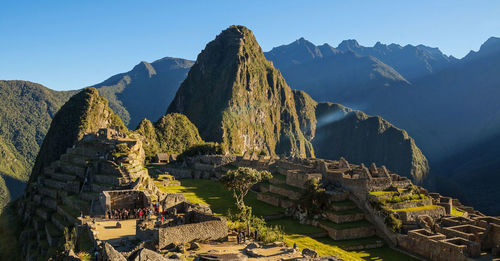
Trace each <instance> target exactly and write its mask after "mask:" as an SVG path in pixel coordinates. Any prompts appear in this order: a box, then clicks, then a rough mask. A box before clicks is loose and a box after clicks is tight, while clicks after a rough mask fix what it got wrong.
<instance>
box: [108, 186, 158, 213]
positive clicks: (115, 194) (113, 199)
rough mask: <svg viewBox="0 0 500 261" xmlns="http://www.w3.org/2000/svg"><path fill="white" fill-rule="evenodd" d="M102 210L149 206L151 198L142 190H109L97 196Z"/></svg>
mask: <svg viewBox="0 0 500 261" xmlns="http://www.w3.org/2000/svg"><path fill="white" fill-rule="evenodd" d="M99 201H100V203H101V206H102V208H103V209H105V210H108V209H122V208H126V209H134V208H147V207H150V206H151V197H150V196H149V194H148V193H147V192H146V191H142V190H110V191H103V192H102V193H101V194H100V195H99Z"/></svg>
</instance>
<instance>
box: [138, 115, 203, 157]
mask: <svg viewBox="0 0 500 261" xmlns="http://www.w3.org/2000/svg"><path fill="white" fill-rule="evenodd" d="M136 132H137V133H139V134H141V135H142V136H144V138H145V143H144V150H145V152H146V157H152V156H154V155H155V154H156V153H160V152H164V153H169V154H180V153H182V152H184V151H186V150H187V149H188V148H190V147H192V146H194V145H198V144H201V143H203V140H202V139H201V137H200V134H199V133H198V129H197V128H196V126H195V125H194V124H193V123H192V122H191V121H189V119H188V118H187V117H186V116H185V115H182V114H179V113H169V114H167V115H165V116H163V117H161V118H160V119H159V120H158V121H157V122H156V123H155V124H153V123H151V122H150V121H149V120H147V119H144V120H142V121H141V123H139V126H138V127H137V129H136Z"/></svg>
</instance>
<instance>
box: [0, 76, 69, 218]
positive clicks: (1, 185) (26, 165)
mask: <svg viewBox="0 0 500 261" xmlns="http://www.w3.org/2000/svg"><path fill="white" fill-rule="evenodd" d="M74 93H75V92H58V91H53V90H50V89H48V88H46V87H44V86H42V85H40V84H36V83H32V82H28V81H2V80H0V97H2V99H0V122H1V124H0V209H1V208H2V207H3V206H4V205H5V204H6V203H7V202H8V200H9V198H10V194H12V196H13V197H14V196H17V195H18V194H20V193H21V192H22V187H23V185H22V182H24V181H26V180H27V179H28V174H29V171H30V169H31V166H32V164H33V162H34V160H35V157H36V153H37V152H38V149H39V148H40V145H41V143H42V141H43V138H44V136H45V133H46V132H47V130H48V128H49V125H50V121H51V120H52V118H53V117H54V115H55V113H56V112H57V110H58V109H59V108H60V107H61V106H62V105H63V104H64V102H66V101H67V100H68V99H69V97H70V96H71V95H73V94H74ZM6 176H8V177H6ZM4 178H5V179H7V185H6V181H5V180H4ZM9 180H11V181H13V182H9ZM12 184H14V186H12ZM0 211H1V210H0Z"/></svg>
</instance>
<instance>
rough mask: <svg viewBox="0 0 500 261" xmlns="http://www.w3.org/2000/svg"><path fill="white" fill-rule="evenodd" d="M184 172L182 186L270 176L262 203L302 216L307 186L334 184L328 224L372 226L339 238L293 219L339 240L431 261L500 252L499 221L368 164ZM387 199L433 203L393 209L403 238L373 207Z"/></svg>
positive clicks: (203, 159)
mask: <svg viewBox="0 0 500 261" xmlns="http://www.w3.org/2000/svg"><path fill="white" fill-rule="evenodd" d="M182 164H183V165H182V167H181V168H179V167H176V166H175V165H174V166H172V167H169V168H168V169H167V171H168V172H169V173H171V174H172V175H174V176H175V177H176V178H209V179H218V178H219V177H220V176H221V175H222V173H224V172H225V171H227V170H229V169H231V168H234V167H239V166H245V167H252V168H255V169H260V170H270V171H272V172H273V175H274V178H273V179H272V180H270V182H269V183H270V184H269V185H264V186H262V185H261V186H259V190H260V192H259V193H258V195H257V198H258V199H259V200H261V201H264V202H266V203H268V204H271V205H274V206H279V207H282V208H284V209H287V210H291V209H294V208H295V206H296V202H297V200H299V198H300V197H301V194H302V191H303V189H304V184H305V182H306V181H307V180H309V179H313V178H314V179H318V180H321V182H322V183H323V184H329V187H327V191H326V193H327V194H328V195H329V197H330V199H329V201H330V202H331V207H332V208H333V209H334V211H333V213H324V214H323V215H324V216H326V218H327V219H328V220H329V221H331V222H333V223H336V224H342V223H346V222H347V223H349V222H355V221H360V220H365V219H366V220H367V221H368V222H369V223H371V225H368V226H364V227H355V228H352V229H346V230H340V229H336V228H332V227H331V226H329V225H328V224H326V223H323V224H322V223H321V222H315V221H310V220H306V218H305V215H302V214H300V213H297V212H296V211H295V212H294V211H292V212H294V213H295V214H293V215H295V217H296V218H298V219H299V221H301V222H305V223H309V224H312V225H317V226H320V227H322V228H323V229H325V230H326V231H327V233H328V236H330V237H331V238H332V239H334V240H342V239H348V238H349V239H354V238H358V239H359V238H365V237H370V236H373V235H377V236H379V237H381V238H383V239H385V241H386V243H388V244H390V245H392V246H397V247H400V248H403V249H405V250H407V251H409V252H411V253H414V254H416V255H419V256H421V257H423V258H427V259H431V260H469V259H470V258H476V257H478V256H479V255H480V254H481V255H484V254H488V253H490V255H495V254H497V255H498V253H499V252H500V232H499V231H500V225H499V219H498V218H495V217H488V216H485V215H484V214H482V213H480V212H479V211H476V210H474V209H473V208H472V207H469V206H464V205H462V204H461V203H460V201H459V200H457V199H453V198H450V197H443V196H441V195H439V194H438V193H429V192H427V190H425V189H424V188H422V187H418V186H415V185H414V184H413V183H412V182H411V180H410V179H408V178H406V177H402V176H400V175H398V174H396V173H393V172H391V171H390V170H388V169H387V168H386V167H385V166H380V167H378V166H376V165H375V164H371V165H370V166H369V167H366V166H365V165H364V164H359V165H358V164H351V163H349V162H348V161H347V160H346V159H344V158H341V159H340V160H338V161H335V160H324V159H298V158H286V157H282V158H271V157H264V156H258V155H253V154H245V155H244V156H234V155H225V156H223V155H202V156H197V157H193V158H190V159H188V160H187V161H186V162H184V163H182ZM412 191H413V192H412ZM380 192H382V194H383V193H388V194H390V193H394V195H400V196H405V195H412V193H417V195H418V194H423V195H425V196H426V198H423V199H419V200H409V201H403V202H400V203H390V204H389V205H390V207H391V209H395V210H397V212H392V213H394V214H395V215H396V217H397V218H399V219H400V220H401V221H402V222H403V225H402V230H401V232H400V233H395V232H392V231H390V230H389V229H388V227H387V225H386V224H385V216H382V215H381V214H380V211H378V210H376V209H374V208H373V206H371V205H370V201H373V199H375V198H376V196H375V195H376V194H377V193H380ZM374 194H375V195H374ZM349 200H350V201H352V202H353V205H352V206H342V205H341V204H337V202H345V201H349ZM347 209H350V210H353V209H359V212H357V213H356V211H352V212H353V213H352V214H349V215H338V214H335V212H337V211H345V210H347ZM453 211H459V212H460V213H463V216H454V215H453ZM288 213H290V212H289V211H288ZM364 247H376V246H364ZM347 249H348V248H347ZM358 249H360V248H358ZM430 249H432V251H430ZM348 250H349V249H348Z"/></svg>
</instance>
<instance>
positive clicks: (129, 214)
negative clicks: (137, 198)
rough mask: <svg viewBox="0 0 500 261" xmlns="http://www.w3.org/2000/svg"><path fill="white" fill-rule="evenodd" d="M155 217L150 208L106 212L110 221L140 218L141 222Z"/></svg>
mask: <svg viewBox="0 0 500 261" xmlns="http://www.w3.org/2000/svg"><path fill="white" fill-rule="evenodd" d="M151 215H153V210H152V209H150V208H135V209H125V208H122V209H113V210H107V211H106V218H108V219H132V218H138V219H141V220H146V219H148V220H149V219H150V218H151Z"/></svg>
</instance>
